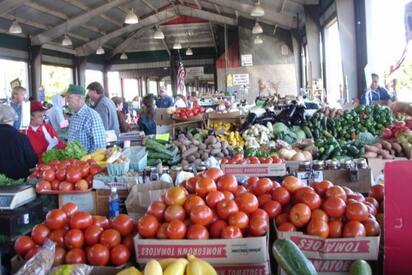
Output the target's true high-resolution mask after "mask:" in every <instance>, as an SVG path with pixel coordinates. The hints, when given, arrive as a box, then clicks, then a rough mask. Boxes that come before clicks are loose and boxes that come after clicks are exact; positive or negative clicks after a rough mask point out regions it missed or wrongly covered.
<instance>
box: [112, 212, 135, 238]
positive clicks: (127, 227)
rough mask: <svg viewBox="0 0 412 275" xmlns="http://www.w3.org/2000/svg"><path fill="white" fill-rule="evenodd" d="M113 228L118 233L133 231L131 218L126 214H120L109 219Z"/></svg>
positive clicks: (123, 234)
mask: <svg viewBox="0 0 412 275" xmlns="http://www.w3.org/2000/svg"><path fill="white" fill-rule="evenodd" d="M111 225H112V228H113V229H116V230H117V231H119V233H120V235H122V236H123V237H124V236H127V235H129V234H131V233H132V231H133V227H134V224H133V219H132V218H130V217H129V216H128V215H126V214H120V215H119V216H117V217H116V218H114V219H113V220H112V221H111Z"/></svg>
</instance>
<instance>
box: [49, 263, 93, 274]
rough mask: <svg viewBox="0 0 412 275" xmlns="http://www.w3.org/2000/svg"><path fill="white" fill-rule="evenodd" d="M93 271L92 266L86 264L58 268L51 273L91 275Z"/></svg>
mask: <svg viewBox="0 0 412 275" xmlns="http://www.w3.org/2000/svg"><path fill="white" fill-rule="evenodd" d="M92 270H93V267H92V266H89V265H85V264H67V265H60V266H56V267H55V268H53V269H52V271H51V272H50V274H51V275H89V274H90V273H91V272H92Z"/></svg>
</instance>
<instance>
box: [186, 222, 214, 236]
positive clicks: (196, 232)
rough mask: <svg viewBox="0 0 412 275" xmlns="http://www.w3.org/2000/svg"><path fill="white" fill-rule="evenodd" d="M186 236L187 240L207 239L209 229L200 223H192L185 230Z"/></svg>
mask: <svg viewBox="0 0 412 275" xmlns="http://www.w3.org/2000/svg"><path fill="white" fill-rule="evenodd" d="M186 238H187V239H189V240H207V239H209V231H207V228H206V227H204V226H203V225H201V224H192V225H191V226H189V229H188V230H187V234H186Z"/></svg>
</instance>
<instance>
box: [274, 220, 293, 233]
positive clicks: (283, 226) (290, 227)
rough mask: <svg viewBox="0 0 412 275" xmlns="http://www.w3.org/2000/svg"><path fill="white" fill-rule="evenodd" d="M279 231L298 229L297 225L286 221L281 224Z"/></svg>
mask: <svg viewBox="0 0 412 275" xmlns="http://www.w3.org/2000/svg"><path fill="white" fill-rule="evenodd" d="M278 231H281V232H292V231H296V227H295V226H294V225H293V224H291V223H290V222H284V223H282V224H280V225H279V227H278Z"/></svg>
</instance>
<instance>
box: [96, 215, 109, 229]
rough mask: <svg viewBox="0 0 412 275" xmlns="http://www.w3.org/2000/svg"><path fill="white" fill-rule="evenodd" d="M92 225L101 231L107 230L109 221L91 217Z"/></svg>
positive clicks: (104, 218)
mask: <svg viewBox="0 0 412 275" xmlns="http://www.w3.org/2000/svg"><path fill="white" fill-rule="evenodd" d="M93 224H95V225H98V226H100V227H101V228H103V229H108V228H109V225H110V224H109V220H108V219H107V218H106V217H103V216H93Z"/></svg>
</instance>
